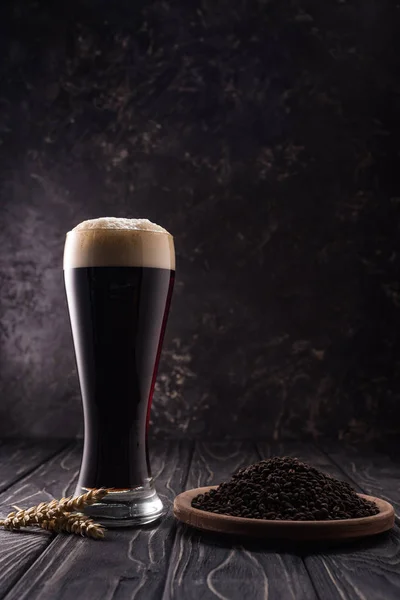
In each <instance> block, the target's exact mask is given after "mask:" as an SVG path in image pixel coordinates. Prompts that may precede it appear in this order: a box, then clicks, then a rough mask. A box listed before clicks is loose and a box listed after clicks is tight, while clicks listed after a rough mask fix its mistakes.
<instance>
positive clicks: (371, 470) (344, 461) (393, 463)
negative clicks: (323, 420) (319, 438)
mask: <svg viewBox="0 0 400 600" xmlns="http://www.w3.org/2000/svg"><path fill="white" fill-rule="evenodd" d="M322 449H323V451H324V452H326V453H327V454H328V456H329V457H330V459H331V460H332V461H333V462H335V463H336V464H337V465H340V468H341V469H342V470H343V471H344V472H345V473H346V475H347V476H348V477H350V478H351V479H352V480H353V481H354V482H355V483H357V485H359V486H360V488H361V489H363V490H365V493H366V494H370V495H372V496H378V497H380V498H384V499H385V500H388V501H389V502H391V504H393V506H394V508H395V511H396V515H397V519H398V521H399V519H400V459H397V460H396V458H395V457H393V456H388V455H387V454H385V453H383V452H373V451H371V449H369V448H365V447H359V448H358V447H354V446H350V445H348V444H341V445H340V446H338V445H337V444H323V445H322Z"/></svg>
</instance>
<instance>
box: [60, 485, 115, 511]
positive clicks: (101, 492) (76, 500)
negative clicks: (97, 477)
mask: <svg viewBox="0 0 400 600" xmlns="http://www.w3.org/2000/svg"><path fill="white" fill-rule="evenodd" d="M109 491H110V490H107V489H104V488H100V489H98V490H89V491H88V492H86V494H81V495H80V496H68V497H67V498H61V500H59V501H58V508H60V509H61V510H62V511H63V512H72V511H74V510H77V511H81V510H82V509H83V508H85V506H90V505H91V504H95V503H96V502H99V501H100V500H102V499H103V498H104V496H106V495H107V494H108V492H109Z"/></svg>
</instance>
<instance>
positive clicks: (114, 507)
mask: <svg viewBox="0 0 400 600" xmlns="http://www.w3.org/2000/svg"><path fill="white" fill-rule="evenodd" d="M88 491H89V488H85V487H81V486H78V487H77V489H76V494H77V495H78V494H84V493H86V492H88ZM84 513H85V515H87V516H88V517H91V518H92V519H94V520H95V521H96V522H97V523H100V524H101V525H104V526H105V527H109V528H110V527H133V526H135V525H145V524H146V523H151V522H152V521H155V520H156V519H158V518H159V517H161V515H162V514H163V504H162V502H161V500H160V498H159V497H158V495H157V492H156V491H155V489H154V487H153V482H152V480H151V479H148V480H146V482H145V483H144V484H143V485H142V486H140V487H136V488H133V489H128V490H116V491H112V492H109V493H108V494H107V496H105V497H104V498H103V499H102V500H101V502H96V504H92V505H91V506H87V507H86V508H85V509H84Z"/></svg>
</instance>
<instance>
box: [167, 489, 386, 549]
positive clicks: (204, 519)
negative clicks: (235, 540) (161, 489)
mask: <svg viewBox="0 0 400 600" xmlns="http://www.w3.org/2000/svg"><path fill="white" fill-rule="evenodd" d="M216 487H217V486H213V487H202V488H197V489H193V490H188V491H187V492H183V493H182V494H179V496H177V497H176V498H175V502H174V515H175V517H176V518H177V519H178V520H179V521H182V522H183V523H186V524H187V525H191V526H192V527H196V529H203V530H206V531H215V532H218V533H228V534H235V535H242V536H247V537H257V538H265V539H267V538H272V539H275V540H276V539H281V540H298V541H299V540H302V541H328V540H329V541H333V540H350V539H351V540H354V539H357V538H363V537H367V536H370V535H376V534H378V533H382V532H383V531H388V530H389V529H391V528H392V527H393V526H394V509H393V506H392V505H391V504H389V502H386V500H381V499H380V498H374V497H373V496H365V495H363V494H359V496H360V497H361V498H365V499H366V500H372V502H375V504H376V505H377V506H378V508H379V513H378V514H377V515H373V516H372V517H362V518H361V519H344V520H340V521H266V520H264V519H245V518H243V517H231V516H228V515H218V514H215V513H210V512H206V511H204V510H198V509H197V508H193V507H192V500H193V498H194V497H195V496H197V495H198V494H204V493H205V492H208V491H209V490H211V489H213V488H216Z"/></svg>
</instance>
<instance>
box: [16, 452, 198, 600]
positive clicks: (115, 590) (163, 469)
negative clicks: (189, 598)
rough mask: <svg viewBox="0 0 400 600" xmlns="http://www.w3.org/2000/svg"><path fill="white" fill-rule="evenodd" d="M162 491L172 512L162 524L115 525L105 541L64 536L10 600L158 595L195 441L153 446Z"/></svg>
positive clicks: (92, 599) (147, 597)
mask: <svg viewBox="0 0 400 600" xmlns="http://www.w3.org/2000/svg"><path fill="white" fill-rule="evenodd" d="M151 454H152V467H153V474H154V476H155V478H156V485H157V490H158V492H159V494H160V496H161V498H162V500H163V502H164V504H165V506H166V508H167V510H168V514H167V516H166V517H164V518H163V520H162V521H161V522H160V523H158V524H153V525H151V524H150V525H148V526H145V527H142V528H137V529H132V528H130V529H115V530H109V531H108V532H107V537H106V539H105V540H104V541H102V542H95V541H93V540H88V539H82V538H76V537H73V536H62V535H59V536H57V537H56V538H55V540H54V541H53V543H52V544H51V545H50V546H49V547H48V548H47V550H46V551H45V552H44V553H43V554H42V555H41V556H40V558H39V559H38V560H37V561H36V562H35V564H34V565H33V566H32V567H31V569H30V570H29V571H28V572H27V573H26V575H25V576H24V577H22V579H21V580H20V581H19V582H18V583H17V585H16V586H15V587H14V588H13V589H12V590H11V592H10V593H9V594H8V595H7V600H12V599H18V600H23V599H27V598H29V600H34V599H35V598H38V599H39V598H40V600H54V598H57V600H87V599H88V598H90V600H97V599H99V600H104V599H105V598H106V599H107V600H111V599H112V600H122V599H124V600H125V599H127V598H135V600H151V599H152V598H154V599H157V600H158V599H159V598H160V597H161V594H162V589H163V587H164V582H165V577H166V570H167V566H168V561H169V557H170V554H171V549H172V544H173V540H174V536H175V529H176V524H175V520H174V518H173V516H172V512H171V507H172V502H173V499H174V497H175V495H176V494H178V493H179V492H181V491H182V489H183V487H184V485H185V482H186V477H187V472H188V467H189V462H190V457H191V444H184V443H176V442H157V443H153V445H152V453H151Z"/></svg>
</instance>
